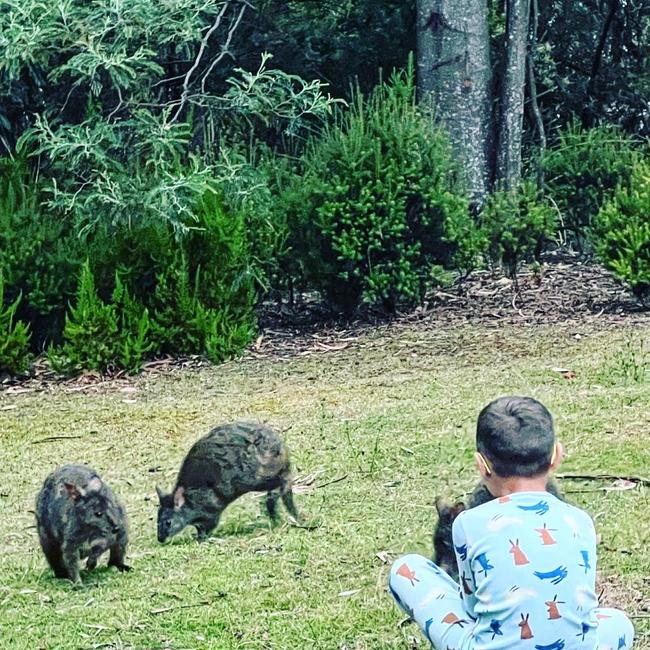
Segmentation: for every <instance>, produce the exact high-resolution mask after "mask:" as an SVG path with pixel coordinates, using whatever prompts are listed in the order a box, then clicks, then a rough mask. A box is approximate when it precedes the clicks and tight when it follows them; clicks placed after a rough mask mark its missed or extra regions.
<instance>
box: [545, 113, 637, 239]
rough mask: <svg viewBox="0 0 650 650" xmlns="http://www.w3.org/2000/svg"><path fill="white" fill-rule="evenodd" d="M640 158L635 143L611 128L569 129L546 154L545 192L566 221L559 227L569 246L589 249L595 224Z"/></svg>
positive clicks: (575, 125) (569, 127)
mask: <svg viewBox="0 0 650 650" xmlns="http://www.w3.org/2000/svg"><path fill="white" fill-rule="evenodd" d="M638 158H639V151H638V147H637V146H636V143H635V141H634V140H633V139H632V138H630V136H628V135H626V134H625V133H623V132H622V131H621V130H620V129H618V128H616V127H613V126H611V125H609V126H607V125H605V126H598V127H595V128H592V129H584V128H583V127H581V126H580V125H579V124H577V123H574V124H571V125H569V126H568V127H567V128H566V129H564V130H563V131H562V132H561V133H560V135H559V139H558V142H557V144H556V145H555V146H553V147H551V148H549V149H547V150H546V151H545V152H544V154H543V155H542V158H541V167H542V171H543V173H544V176H545V183H546V191H547V193H548V194H549V196H550V197H551V198H552V199H553V200H554V201H555V203H556V205H557V208H558V210H559V211H560V214H561V215H562V221H561V222H560V221H558V227H559V228H560V230H561V234H562V235H563V237H564V238H565V239H566V240H567V242H568V243H569V244H572V245H575V246H576V247H577V248H578V249H580V250H582V249H584V248H585V246H586V245H587V244H588V229H589V226H590V225H591V222H592V220H593V218H594V217H595V216H596V215H597V214H598V211H599V209H600V207H601V206H602V205H603V203H604V202H605V201H606V200H607V199H608V198H609V197H611V195H612V194H613V192H614V190H615V189H616V186H617V185H618V184H619V183H621V182H627V180H628V179H629V176H630V171H631V169H632V167H633V166H634V162H635V161H636V160H638Z"/></svg>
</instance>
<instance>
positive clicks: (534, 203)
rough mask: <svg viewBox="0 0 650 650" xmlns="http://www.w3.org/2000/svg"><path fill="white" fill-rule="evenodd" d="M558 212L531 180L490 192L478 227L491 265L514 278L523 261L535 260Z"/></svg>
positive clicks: (554, 227) (550, 234)
mask: <svg viewBox="0 0 650 650" xmlns="http://www.w3.org/2000/svg"><path fill="white" fill-rule="evenodd" d="M556 219H557V213H556V211H555V209H554V208H553V207H552V206H551V205H550V204H549V203H548V202H546V201H545V200H544V199H543V198H542V196H541V193H540V192H539V191H538V190H537V187H536V186H535V184H534V183H533V182H532V181H523V182H522V183H521V184H520V185H519V187H518V188H516V189H514V190H507V191H506V190H498V191H496V192H494V193H493V194H491V195H490V197H489V199H488V201H487V203H486V205H485V208H484V210H483V213H482V215H481V219H480V230H481V231H482V233H483V237H484V238H485V243H486V244H487V252H488V255H489V257H490V259H491V261H492V262H493V263H494V264H500V265H501V266H502V267H503V268H504V270H505V271H506V273H507V274H508V275H509V276H510V277H511V278H513V279H515V280H516V277H517V269H518V267H519V265H520V264H521V262H523V261H525V260H530V259H535V260H538V259H539V256H540V254H541V252H542V251H543V249H544V245H545V243H546V242H547V241H548V240H549V239H551V238H552V237H553V236H554V234H555V231H556Z"/></svg>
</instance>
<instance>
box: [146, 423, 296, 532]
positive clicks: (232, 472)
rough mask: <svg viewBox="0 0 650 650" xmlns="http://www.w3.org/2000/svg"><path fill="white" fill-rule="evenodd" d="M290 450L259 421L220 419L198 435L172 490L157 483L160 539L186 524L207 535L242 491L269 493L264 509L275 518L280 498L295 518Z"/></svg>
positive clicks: (177, 530)
mask: <svg viewBox="0 0 650 650" xmlns="http://www.w3.org/2000/svg"><path fill="white" fill-rule="evenodd" d="M291 484H292V476H291V467H290V464H289V453H288V451H287V448H286V446H285V445H284V443H283V442H282V440H281V439H280V436H279V435H278V433H277V432H276V431H275V430H274V429H272V428H271V427H268V426H266V425H263V424H254V423H249V422H234V423H230V424H223V425H221V426H218V427H216V428H214V429H212V431H210V432H209V433H208V434H207V435H205V436H204V437H203V438H201V439H199V440H197V442H195V443H194V445H193V446H192V448H191V449H190V450H189V452H188V453H187V456H185V460H183V464H182V465H181V469H180V471H179V473H178V478H177V479H176V486H175V487H174V489H173V491H172V492H171V494H164V493H163V492H162V491H161V490H160V489H159V488H156V491H157V492H158V498H159V500H160V506H159V508H158V541H160V542H164V541H165V540H166V539H168V538H169V537H171V536H173V535H176V534H177V533H179V532H180V531H181V530H183V529H184V528H185V527H186V526H194V527H195V528H196V532H197V539H199V540H203V539H205V538H206V537H207V536H208V535H209V534H210V533H211V532H212V531H213V530H214V529H215V528H216V527H217V525H218V523H219V517H220V516H221V513H222V512H223V511H224V510H225V508H226V507H227V506H228V504H230V503H232V502H233V501H234V500H235V499H237V498H238V497H240V496H241V495H242V494H245V493H246V492H254V491H255V492H268V495H267V497H266V509H267V512H268V515H269V517H270V518H271V520H272V521H275V520H276V519H277V501H278V498H282V501H283V502H284V505H285V506H286V508H287V510H288V511H289V513H290V514H291V515H292V516H293V517H294V518H295V519H298V512H297V510H296V507H295V505H294V503H293V494H292V492H291Z"/></svg>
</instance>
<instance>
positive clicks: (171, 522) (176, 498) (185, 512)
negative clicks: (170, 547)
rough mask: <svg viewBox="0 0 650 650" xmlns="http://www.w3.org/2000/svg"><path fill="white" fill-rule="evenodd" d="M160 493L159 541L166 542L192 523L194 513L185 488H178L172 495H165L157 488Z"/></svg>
mask: <svg viewBox="0 0 650 650" xmlns="http://www.w3.org/2000/svg"><path fill="white" fill-rule="evenodd" d="M156 492H157V493H158V500H159V501H160V505H159V506H158V541H159V542H164V541H165V540H167V539H168V538H169V537H173V536H174V535H177V534H178V533H180V532H181V530H183V528H185V527H186V526H188V525H189V524H191V523H192V520H193V517H194V511H193V510H192V508H191V507H190V505H189V503H188V502H187V500H186V494H185V488H184V487H182V486H180V485H179V486H178V487H176V489H175V490H174V491H173V492H172V493H171V494H164V493H163V491H162V490H161V489H160V488H159V487H156Z"/></svg>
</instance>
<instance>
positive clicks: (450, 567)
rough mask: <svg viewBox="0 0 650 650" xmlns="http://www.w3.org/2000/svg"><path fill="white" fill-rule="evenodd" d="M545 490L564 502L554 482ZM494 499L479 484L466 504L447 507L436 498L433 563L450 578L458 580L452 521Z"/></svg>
mask: <svg viewBox="0 0 650 650" xmlns="http://www.w3.org/2000/svg"><path fill="white" fill-rule="evenodd" d="M546 489H547V491H548V492H550V493H551V494H552V495H553V496H556V497H557V498H558V499H562V500H564V497H563V496H562V494H561V493H560V490H559V488H558V485H557V483H556V482H555V481H554V480H552V479H551V480H549V482H548V484H547V485H546ZM494 498H495V497H494V496H492V494H491V493H490V491H489V490H488V489H487V488H486V487H485V485H483V483H479V484H478V485H477V486H476V488H474V491H473V492H472V494H471V495H470V497H469V500H468V501H467V504H465V503H464V502H462V501H458V502H457V503H455V504H453V505H449V504H448V503H445V502H444V501H443V500H442V499H441V498H440V497H438V498H436V509H437V511H438V522H437V523H436V527H435V529H434V531H433V561H434V562H435V563H436V564H437V565H438V566H439V567H440V568H441V569H443V570H444V571H446V572H447V573H448V574H449V575H450V576H451V577H452V578H456V579H457V578H458V564H457V563H456V554H455V552H454V544H453V542H452V538H451V526H452V524H453V523H454V519H456V517H458V515H459V514H460V513H461V512H462V511H463V510H469V509H470V508H475V507H476V506H480V505H481V504H483V503H487V502H488V501H492V499H494Z"/></svg>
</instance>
